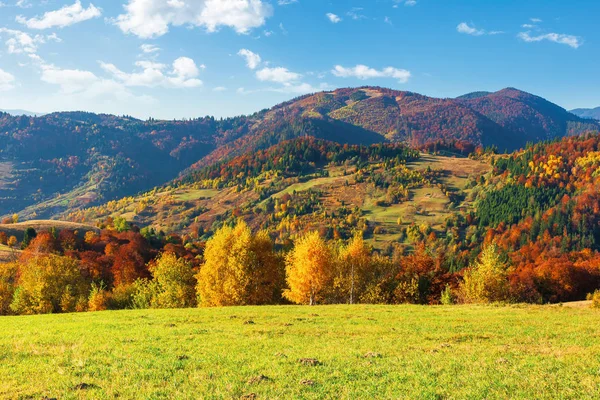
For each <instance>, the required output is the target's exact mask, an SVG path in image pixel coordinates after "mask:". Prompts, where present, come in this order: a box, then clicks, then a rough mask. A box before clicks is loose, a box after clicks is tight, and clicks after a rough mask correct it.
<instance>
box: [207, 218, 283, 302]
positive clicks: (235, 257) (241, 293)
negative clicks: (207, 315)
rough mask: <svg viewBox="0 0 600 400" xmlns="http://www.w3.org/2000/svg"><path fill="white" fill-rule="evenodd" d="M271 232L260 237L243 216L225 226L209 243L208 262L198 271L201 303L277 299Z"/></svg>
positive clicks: (275, 261) (275, 262) (276, 267)
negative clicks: (233, 225)
mask: <svg viewBox="0 0 600 400" xmlns="http://www.w3.org/2000/svg"><path fill="white" fill-rule="evenodd" d="M272 247H273V244H272V243H271V240H270V239H269V238H268V236H267V235H266V234H264V233H259V234H258V235H257V236H256V237H253V236H252V232H251V231H250V228H249V227H248V225H246V223H245V222H244V221H242V220H240V222H238V224H237V225H236V226H235V227H233V228H232V227H229V226H224V227H222V228H221V229H219V230H217V232H215V235H214V236H213V237H212V238H211V239H210V240H209V241H208V242H207V243H206V249H205V251H204V258H205V263H204V265H203V266H202V267H201V268H200V272H199V273H198V275H197V279H198V284H197V286H196V290H197V293H198V296H199V298H200V304H201V305H202V306H205V307H210V306H232V305H247V304H265V303H270V302H272V301H273V293H274V290H275V287H276V285H277V274H278V272H277V269H278V265H277V260H276V257H275V255H274V254H273V250H272Z"/></svg>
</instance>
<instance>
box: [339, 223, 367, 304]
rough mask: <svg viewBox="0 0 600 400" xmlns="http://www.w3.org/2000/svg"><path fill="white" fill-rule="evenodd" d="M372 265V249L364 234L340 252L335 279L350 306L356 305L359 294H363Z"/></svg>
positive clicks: (355, 237)
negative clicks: (366, 276) (366, 277)
mask: <svg viewBox="0 0 600 400" xmlns="http://www.w3.org/2000/svg"><path fill="white" fill-rule="evenodd" d="M370 265H371V249H370V248H369V247H368V246H367V245H366V243H365V241H364V239H363V235H362V232H357V233H356V234H355V235H354V237H352V239H350V242H349V243H348V244H347V245H346V246H343V247H342V248H341V250H340V252H339V257H338V268H337V273H336V279H335V286H336V287H337V288H339V289H340V290H341V292H342V295H344V296H346V297H347V298H348V302H349V303H350V304H354V301H355V299H356V298H357V297H358V296H357V292H358V293H360V292H362V289H363V286H364V284H365V275H366V274H367V273H368V271H369V267H370Z"/></svg>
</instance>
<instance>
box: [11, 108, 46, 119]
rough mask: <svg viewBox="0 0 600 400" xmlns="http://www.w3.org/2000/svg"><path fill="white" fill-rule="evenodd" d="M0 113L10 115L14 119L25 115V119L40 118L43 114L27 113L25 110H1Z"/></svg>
mask: <svg viewBox="0 0 600 400" xmlns="http://www.w3.org/2000/svg"><path fill="white" fill-rule="evenodd" d="M0 113H7V114H10V115H12V116H15V117H17V116H19V115H25V116H27V117H41V116H42V115H44V113H38V112H33V111H27V110H2V109H0Z"/></svg>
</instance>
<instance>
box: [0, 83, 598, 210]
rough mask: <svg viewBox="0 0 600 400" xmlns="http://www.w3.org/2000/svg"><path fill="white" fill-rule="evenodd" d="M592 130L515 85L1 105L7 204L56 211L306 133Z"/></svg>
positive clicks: (486, 138)
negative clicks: (173, 108)
mask: <svg viewBox="0 0 600 400" xmlns="http://www.w3.org/2000/svg"><path fill="white" fill-rule="evenodd" d="M588 130H598V124H597V123H595V122H593V121H589V120H583V119H580V118H579V117H576V116H574V115H573V114H570V113H568V112H566V111H565V110H564V109H562V108H560V107H558V106H556V105H554V104H551V103H549V102H547V101H545V100H543V99H541V98H539V97H536V96H533V95H529V94H527V93H524V92H519V91H517V90H515V89H505V90H503V91H500V92H497V93H491V94H488V93H479V94H477V95H471V96H467V98H464V97H463V98H459V99H434V98H430V97H426V96H422V95H419V94H416V93H410V92H400V91H394V90H390V89H384V88H375V87H364V88H359V89H339V90H335V91H332V92H324V93H317V94H314V95H306V96H303V97H300V98H297V99H294V100H291V101H289V102H286V103H283V104H280V105H277V106H275V107H273V108H272V109H270V110H263V111H261V112H258V113H256V114H253V115H250V116H242V117H236V118H229V119H223V120H217V119H214V118H212V117H205V118H198V119H194V120H184V121H159V120H153V119H150V120H148V121H141V120H137V119H135V118H131V117H127V116H122V117H117V116H113V115H105V114H91V113H85V112H66V113H53V114H49V115H45V116H41V117H27V116H19V117H14V116H11V115H9V114H6V113H0V214H1V215H9V214H12V213H14V212H18V213H20V214H22V216H23V217H26V218H32V217H38V218H48V217H53V216H56V215H59V214H61V213H64V212H69V211H74V210H77V209H80V208H81V207H84V206H87V205H96V204H102V203H104V202H106V201H110V200H113V199H117V198H120V197H123V196H130V195H132V194H135V193H137V192H140V191H146V190H149V189H151V188H152V187H154V186H158V185H161V184H163V183H165V182H167V181H169V180H171V179H174V178H176V177H177V176H179V175H180V174H185V173H187V172H185V171H193V170H195V169H199V168H202V167H204V166H210V165H212V164H214V163H215V162H218V161H221V160H227V159H230V158H232V157H235V156H239V155H243V154H246V153H248V152H254V151H257V150H261V149H266V148H268V147H270V146H273V145H277V144H278V143H281V142H283V141H286V140H290V139H294V138H300V137H305V136H313V137H316V138H321V139H325V140H330V141H334V142H338V143H348V144H364V145H370V144H374V143H386V142H392V143H394V142H401V143H405V144H407V145H409V146H412V147H414V148H424V147H427V148H429V149H432V150H434V149H441V148H450V149H454V150H456V151H458V152H462V153H463V154H465V155H466V154H468V153H470V152H472V151H473V150H474V149H475V148H476V147H478V146H496V147H497V148H498V149H500V150H504V149H508V150H514V149H516V148H520V147H523V146H525V144H526V143H527V142H536V141H539V140H543V139H548V138H555V137H562V136H566V135H571V134H576V133H581V132H584V131H588Z"/></svg>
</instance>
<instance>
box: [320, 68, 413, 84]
mask: <svg viewBox="0 0 600 400" xmlns="http://www.w3.org/2000/svg"><path fill="white" fill-rule="evenodd" d="M331 73H332V74H333V75H335V76H337V77H340V78H358V79H361V80H366V79H372V78H393V79H397V80H398V81H399V82H400V83H406V82H408V80H409V79H410V76H411V74H410V71H407V70H405V69H398V68H393V67H387V68H384V69H382V70H376V69H374V68H370V67H367V66H366V65H357V66H355V67H352V68H345V67H342V66H341V65H336V66H335V67H334V68H333V70H332V71H331Z"/></svg>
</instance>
